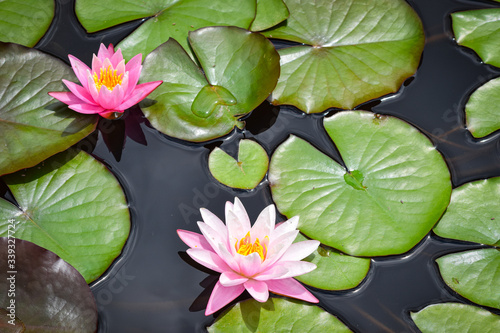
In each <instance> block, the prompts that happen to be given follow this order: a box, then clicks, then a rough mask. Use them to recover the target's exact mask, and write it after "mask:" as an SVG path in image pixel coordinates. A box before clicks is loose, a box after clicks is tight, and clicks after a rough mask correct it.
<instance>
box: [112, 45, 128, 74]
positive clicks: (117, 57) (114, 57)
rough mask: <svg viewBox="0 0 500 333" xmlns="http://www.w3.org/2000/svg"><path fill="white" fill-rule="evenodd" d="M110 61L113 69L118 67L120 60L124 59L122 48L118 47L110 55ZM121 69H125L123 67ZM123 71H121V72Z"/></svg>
mask: <svg viewBox="0 0 500 333" xmlns="http://www.w3.org/2000/svg"><path fill="white" fill-rule="evenodd" d="M109 60H110V61H111V65H112V66H113V68H114V69H117V68H118V65H119V64H120V63H121V62H124V63H125V61H124V60H123V55H122V50H121V49H118V50H117V51H116V52H115V53H114V54H113V55H112V56H111V58H110V59H109ZM123 70H125V67H124V68H123ZM122 73H123V72H122ZM118 74H120V72H118Z"/></svg>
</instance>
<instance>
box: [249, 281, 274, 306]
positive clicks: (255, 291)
mask: <svg viewBox="0 0 500 333" xmlns="http://www.w3.org/2000/svg"><path fill="white" fill-rule="evenodd" d="M243 285H244V286H245V289H246V290H247V291H248V293H249V294H250V295H251V296H252V297H253V298H255V299H256V300H257V301H259V302H262V303H263V302H265V301H267V299H268V298H269V289H268V288H267V284H266V282H263V281H256V280H248V281H247V282H245V283H244V284H243Z"/></svg>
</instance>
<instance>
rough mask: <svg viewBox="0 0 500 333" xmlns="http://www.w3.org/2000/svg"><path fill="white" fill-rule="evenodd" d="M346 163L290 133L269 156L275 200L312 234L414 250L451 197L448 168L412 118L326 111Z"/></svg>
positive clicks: (342, 245) (363, 249)
mask: <svg viewBox="0 0 500 333" xmlns="http://www.w3.org/2000/svg"><path fill="white" fill-rule="evenodd" d="M324 126H325V128H326V131H327V133H328V135H329V136H330V137H331V138H332V140H333V142H334V143H335V144H336V146H337V148H338V150H339V152H340V155H341V156H342V158H343V161H344V163H345V165H346V167H347V170H346V169H344V167H343V166H341V165H340V164H338V163H337V162H335V161H333V160H332V159H331V158H330V157H328V156H326V155H325V154H323V153H322V152H320V151H319V150H317V149H316V148H314V147H313V146H312V145H310V144H309V143H307V142H306V141H304V140H302V139H300V138H298V137H296V136H293V135H292V136H291V137H290V138H288V139H287V140H286V141H285V142H284V143H283V144H282V145H281V146H279V147H278V148H277V149H276V151H275V153H274V155H273V156H272V158H271V164H270V168H269V176H268V178H269V183H270V186H271V191H272V195H273V200H274V202H275V203H276V205H277V208H278V209H279V211H280V212H281V213H282V214H284V215H286V216H287V217H289V218H290V217H292V216H295V215H299V216H300V222H299V229H300V231H301V232H303V233H304V234H305V235H307V236H308V237H310V238H313V239H317V240H319V241H320V242H321V243H323V244H326V245H328V246H331V247H333V248H336V249H339V250H341V251H342V252H345V253H348V254H351V255H357V256H382V255H390V254H400V253H403V252H406V251H408V250H410V249H411V248H412V247H413V246H414V245H416V244H417V243H418V242H419V241H420V240H421V239H422V238H423V237H424V236H425V235H426V234H427V233H428V232H429V231H430V230H431V228H432V227H433V225H434V224H435V223H436V222H437V220H438V219H439V218H440V217H441V215H442V213H443V211H444V210H445V208H446V206H447V205H448V203H449V200H450V194H451V181H450V173H449V171H448V168H447V166H446V163H445V161H444V160H443V157H442V156H441V155H440V154H439V152H438V151H437V150H436V149H435V148H434V145H433V144H432V142H430V141H429V139H428V138H427V137H425V136H424V135H423V134H421V133H420V132H419V131H418V130H417V129H415V128H414V127H412V126H411V125H409V124H407V123H405V122H403V121H401V120H399V119H397V118H394V117H388V116H378V115H374V114H373V113H370V112H366V111H346V112H340V113H337V114H335V115H333V116H332V117H330V118H325V120H324Z"/></svg>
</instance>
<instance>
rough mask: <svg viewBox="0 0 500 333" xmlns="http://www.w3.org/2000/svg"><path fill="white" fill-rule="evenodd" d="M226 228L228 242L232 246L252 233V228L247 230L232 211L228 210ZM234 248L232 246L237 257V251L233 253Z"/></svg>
mask: <svg viewBox="0 0 500 333" xmlns="http://www.w3.org/2000/svg"><path fill="white" fill-rule="evenodd" d="M226 226H227V238H228V242H230V243H231V244H236V242H237V241H239V240H241V239H242V238H243V237H245V236H246V234H247V233H248V232H249V231H250V228H246V227H245V226H244V225H243V223H241V222H240V220H239V219H238V217H237V216H236V215H235V214H234V212H233V211H232V210H226ZM233 248H234V246H231V252H232V253H233V255H236V249H235V248H234V251H233Z"/></svg>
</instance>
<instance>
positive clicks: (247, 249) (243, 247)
mask: <svg viewBox="0 0 500 333" xmlns="http://www.w3.org/2000/svg"><path fill="white" fill-rule="evenodd" d="M268 242H269V237H267V236H266V237H265V241H264V245H262V244H261V243H260V241H259V239H258V238H257V239H256V240H255V242H254V243H253V244H252V240H251V238H250V231H249V232H248V233H247V234H246V235H245V237H243V238H242V239H241V240H240V241H239V242H238V240H236V243H235V244H234V247H235V249H236V252H237V253H239V254H242V255H244V256H247V255H249V254H251V253H254V252H257V253H258V254H259V256H260V259H261V260H262V261H264V259H266V255H267V243H268ZM238 243H239V245H238Z"/></svg>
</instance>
